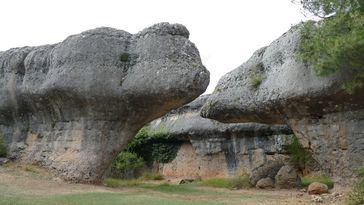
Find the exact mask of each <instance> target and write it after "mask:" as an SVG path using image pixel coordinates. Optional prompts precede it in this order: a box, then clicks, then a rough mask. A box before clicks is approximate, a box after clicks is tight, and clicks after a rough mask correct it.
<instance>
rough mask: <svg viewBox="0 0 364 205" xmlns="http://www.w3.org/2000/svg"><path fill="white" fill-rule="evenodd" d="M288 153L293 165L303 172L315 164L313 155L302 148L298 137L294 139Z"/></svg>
mask: <svg viewBox="0 0 364 205" xmlns="http://www.w3.org/2000/svg"><path fill="white" fill-rule="evenodd" d="M287 151H288V152H289V153H290V160H291V163H292V165H293V166H295V167H296V168H297V169H298V170H300V171H301V172H303V171H304V170H305V169H306V168H307V167H308V166H309V165H310V164H311V163H313V162H314V159H313V158H312V155H311V153H310V152H309V151H307V150H306V149H305V148H304V147H303V146H302V144H301V143H300V141H299V140H298V138H297V137H296V136H294V137H293V139H292V141H291V143H290V144H289V145H288V147H287Z"/></svg>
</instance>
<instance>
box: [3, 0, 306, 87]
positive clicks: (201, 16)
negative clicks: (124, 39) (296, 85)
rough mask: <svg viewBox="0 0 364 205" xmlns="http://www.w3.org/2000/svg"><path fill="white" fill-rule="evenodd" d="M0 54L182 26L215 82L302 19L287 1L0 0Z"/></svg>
mask: <svg viewBox="0 0 364 205" xmlns="http://www.w3.org/2000/svg"><path fill="white" fill-rule="evenodd" d="M0 19H1V26H0V51H3V50H7V49H9V48H12V47H20V46H37V45H42V44H52V43H57V42H60V41H62V40H64V39H65V38H66V37H67V36H69V35H71V34H76V33H80V32H82V31H84V30H88V29H92V28H96V27H100V26H109V27H114V28H117V29H122V30H125V31H128V32H130V33H136V32H138V31H140V30H142V29H143V28H145V27H148V26H151V25H153V24H155V23H159V22H170V23H181V24H184V25H185V26H186V27H187V28H188V29H189V31H190V40H191V41H192V42H194V43H195V44H196V46H197V48H198V49H199V51H200V54H201V58H202V61H203V63H204V65H205V66H206V68H207V69H208V70H209V71H210V73H211V80H210V86H209V88H208V90H207V92H208V93H209V92H212V91H213V89H214V87H215V86H216V83H217V81H218V80H219V78H220V77H221V76H223V75H224V74H225V73H227V72H228V71H230V70H232V69H234V68H236V67H237V66H239V65H240V64H242V63H243V62H244V61H246V60H247V59H248V58H249V57H250V56H251V55H252V53H253V52H254V51H255V50H257V49H259V48H260V47H263V46H266V45H268V44H269V43H270V42H271V41H273V40H274V39H276V38H278V37H279V36H280V35H282V34H283V33H284V32H286V31H287V30H288V29H289V28H290V27H291V26H292V25H294V24H296V23H299V22H300V21H301V20H305V19H306V18H305V17H304V15H303V14H302V13H301V11H300V8H299V6H297V5H295V4H293V3H291V0H224V1H222V0H220V1H218V0H178V1H177V0H127V1H126V0H99V1H96V0H95V1H94V0H78V1H77V0H60V1H55V0H23V1H21V0H0Z"/></svg>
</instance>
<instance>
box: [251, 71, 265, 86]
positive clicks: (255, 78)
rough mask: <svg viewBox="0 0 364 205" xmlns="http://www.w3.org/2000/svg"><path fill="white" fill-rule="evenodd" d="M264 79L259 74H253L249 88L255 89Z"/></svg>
mask: <svg viewBox="0 0 364 205" xmlns="http://www.w3.org/2000/svg"><path fill="white" fill-rule="evenodd" d="M263 80H264V77H263V75H262V74H261V73H253V74H251V76H250V86H251V87H252V88H254V89H257V88H258V87H259V86H260V84H262V82H263Z"/></svg>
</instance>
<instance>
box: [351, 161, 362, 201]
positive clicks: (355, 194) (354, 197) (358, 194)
mask: <svg viewBox="0 0 364 205" xmlns="http://www.w3.org/2000/svg"><path fill="white" fill-rule="evenodd" d="M357 173H358V176H359V180H358V182H357V183H356V184H355V186H354V189H353V191H351V192H350V194H349V205H360V204H364V166H362V167H360V168H358V170H357Z"/></svg>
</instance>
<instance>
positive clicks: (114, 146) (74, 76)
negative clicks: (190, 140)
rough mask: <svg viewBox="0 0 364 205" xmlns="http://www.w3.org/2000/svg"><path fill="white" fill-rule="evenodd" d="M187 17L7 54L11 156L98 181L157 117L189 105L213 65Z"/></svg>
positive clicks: (2, 122) (0, 108) (3, 63)
mask: <svg viewBox="0 0 364 205" xmlns="http://www.w3.org/2000/svg"><path fill="white" fill-rule="evenodd" d="M188 37H189V32H188V30H187V29H186V28H185V27H184V26H183V25H180V24H169V23H160V24H156V25H153V26H151V27H149V28H146V29H144V30H143V31H141V32H139V33H137V34H134V35H133V34H130V33H128V32H126V31H122V30H117V29H113V28H105V27H103V28H96V29H92V30H88V31H85V32H82V33H80V34H77V35H72V36H70V37H68V38H66V39H65V40H64V41H63V42H61V43H57V44H53V45H44V46H39V47H23V48H13V49H10V50H7V51H4V52H1V53H0V96H1V97H0V132H1V133H2V134H3V135H4V136H5V139H6V141H7V144H8V146H9V150H10V156H11V157H12V158H18V159H20V160H22V161H24V162H27V163H35V164H39V165H42V166H45V167H48V168H49V169H51V170H54V171H55V172H57V173H58V174H59V175H61V176H62V177H63V178H64V179H67V180H72V181H82V182H98V181H99V180H100V179H101V177H102V175H103V173H104V171H105V169H107V167H108V166H109V164H110V162H111V161H112V159H113V158H114V157H115V156H116V155H117V154H118V153H119V152H120V151H121V150H122V149H123V148H124V147H125V146H126V144H127V143H128V141H129V140H131V139H132V138H133V136H134V135H135V134H136V132H137V131H138V130H139V129H140V128H141V127H142V126H143V125H144V124H146V123H148V122H150V121H151V120H153V119H155V118H158V117H161V116H162V115H164V114H165V113H167V112H168V111H170V110H172V109H174V108H177V107H180V106H182V105H183V104H186V103H188V102H190V101H192V100H193V99H195V98H196V97H197V96H199V95H200V94H201V93H203V92H204V91H205V89H206V87H207V85H208V83H209V72H208V71H207V70H206V69H205V67H204V66H203V65H202V63H201V59H200V56H199V52H198V50H197V48H196V47H195V45H194V44H193V43H191V42H190V41H189V40H188Z"/></svg>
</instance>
